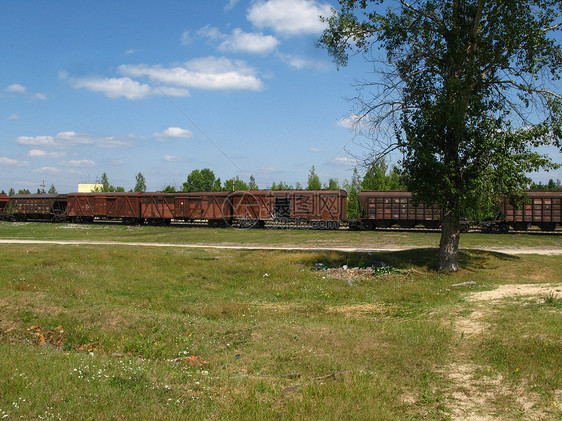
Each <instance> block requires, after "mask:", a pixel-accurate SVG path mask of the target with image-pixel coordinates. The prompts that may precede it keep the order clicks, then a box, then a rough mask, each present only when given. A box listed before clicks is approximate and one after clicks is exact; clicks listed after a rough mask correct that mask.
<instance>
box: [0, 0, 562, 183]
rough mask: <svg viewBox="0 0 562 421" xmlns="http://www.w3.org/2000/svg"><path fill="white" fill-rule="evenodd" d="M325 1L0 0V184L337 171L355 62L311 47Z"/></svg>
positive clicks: (344, 157) (343, 168)
mask: <svg viewBox="0 0 562 421" xmlns="http://www.w3.org/2000/svg"><path fill="white" fill-rule="evenodd" d="M330 5H333V6H336V2H335V1H331V0H255V1H248V0H209V1H204V2H203V1H188V0H182V1H179V0H177V1H168V0H167V1H161V2H155V1H147V0H135V1H126V0H122V1H106V0H98V1H95V2H85V1H63V0H61V1H55V2H50V1H49V2H48V1H44V0H35V1H30V0H2V1H1V2H0V38H1V39H2V42H1V43H0V54H1V56H2V62H3V65H2V69H1V70H0V81H1V82H0V128H1V130H0V136H1V137H0V144H1V149H0V174H1V176H0V190H1V189H4V190H6V191H7V190H8V189H9V188H10V187H14V188H15V189H16V190H18V189H23V188H27V189H30V190H31V191H36V189H37V188H39V186H40V184H41V183H42V182H43V181H44V182H45V184H46V185H47V188H48V186H50V185H51V184H54V185H55V187H56V188H57V190H58V191H59V192H70V191H75V190H76V189H77V185H78V183H82V182H95V181H96V179H99V177H100V175H101V174H102V173H104V172H106V173H107V174H108V176H109V180H110V182H111V183H112V184H113V185H115V186H123V187H125V188H126V189H130V188H132V187H133V186H134V184H135V175H136V174H137V173H138V172H142V173H143V175H144V176H145V178H146V180H147V185H148V189H149V190H158V189H162V188H163V187H165V186H166V185H169V184H170V185H175V186H176V187H181V184H182V183H183V182H184V181H185V179H186V177H187V174H188V173H189V172H191V171H192V170H193V169H196V168H198V169H202V168H210V169H212V170H213V171H214V172H215V174H216V175H217V176H218V177H221V179H223V180H225V179H227V178H231V177H234V176H239V177H240V178H242V179H246V180H247V177H248V176H249V175H250V174H253V175H254V176H255V178H256V181H257V182H258V185H259V186H260V187H262V188H266V187H268V186H270V185H271V183H272V182H273V181H275V182H279V181H281V180H283V181H285V182H288V183H290V184H295V183H296V182H297V181H298V182H301V183H303V184H304V183H305V182H306V179H307V175H308V172H309V170H310V168H311V167H312V166H313V165H314V166H315V168H316V169H317V170H318V171H319V175H320V178H321V180H322V181H323V182H327V181H328V179H329V178H330V177H333V178H338V179H339V181H340V182H343V180H344V179H346V178H347V179H349V178H350V177H351V170H352V168H353V166H354V164H355V162H354V160H353V157H352V156H350V155H349V154H348V153H347V152H346V151H345V150H344V147H345V146H346V145H347V149H348V150H350V151H351V152H355V153H360V151H359V150H358V149H357V147H355V146H354V144H353V142H351V143H350V141H351V140H352V138H353V135H354V134H353V132H351V131H350V130H349V128H348V127H347V125H346V123H345V121H346V120H345V117H346V115H348V114H349V112H350V110H351V109H352V104H351V103H350V102H348V101H347V100H346V98H350V97H353V96H354V95H355V88H353V87H352V83H353V80H354V78H361V77H367V76H368V74H367V73H366V72H367V71H368V67H367V66H366V65H365V63H363V61H362V60H361V58H360V57H357V58H354V59H352V60H351V62H350V65H349V66H348V67H347V68H344V69H340V70H339V71H338V70H337V69H336V67H335V65H334V64H333V63H332V62H331V60H330V58H329V57H328V55H327V53H326V51H325V50H322V49H318V48H316V47H315V42H316V40H317V38H318V36H319V35H320V34H321V32H322V29H323V26H322V23H321V22H320V21H319V20H318V15H320V14H328V13H329V7H330ZM553 153H555V159H556V160H557V161H558V162H560V161H562V159H561V157H560V154H559V153H557V152H553ZM534 178H535V179H536V180H538V181H546V180H548V178H555V179H556V178H561V179H562V172H561V171H557V172H552V173H549V174H537V175H535V177H534Z"/></svg>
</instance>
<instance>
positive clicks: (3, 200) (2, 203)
mask: <svg viewBox="0 0 562 421" xmlns="http://www.w3.org/2000/svg"><path fill="white" fill-rule="evenodd" d="M9 200H10V197H9V196H8V195H7V194H0V212H2V211H3V210H4V209H6V206H8V201H9Z"/></svg>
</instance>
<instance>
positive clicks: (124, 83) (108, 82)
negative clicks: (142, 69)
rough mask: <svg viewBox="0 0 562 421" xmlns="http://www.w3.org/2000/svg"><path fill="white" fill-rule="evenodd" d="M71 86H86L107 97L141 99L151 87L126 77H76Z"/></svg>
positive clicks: (150, 90) (78, 87) (149, 91)
mask: <svg viewBox="0 0 562 421" xmlns="http://www.w3.org/2000/svg"><path fill="white" fill-rule="evenodd" d="M72 86H73V87H74V88H76V89H80V88H86V89H88V90H90V91H94V92H101V93H103V94H105V95H106V96H107V97H109V98H120V97H125V98H127V99H143V98H145V97H146V96H148V95H150V94H151V93H152V88H151V87H150V86H148V85H146V84H143V83H139V82H137V81H136V80H132V79H131V78H128V77H122V78H101V77H95V78H83V79H81V78H78V79H74V80H73V82H72Z"/></svg>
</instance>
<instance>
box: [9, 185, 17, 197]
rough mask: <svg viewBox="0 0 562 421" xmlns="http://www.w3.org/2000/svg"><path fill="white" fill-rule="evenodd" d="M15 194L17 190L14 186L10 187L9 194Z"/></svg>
mask: <svg viewBox="0 0 562 421" xmlns="http://www.w3.org/2000/svg"><path fill="white" fill-rule="evenodd" d="M14 194H16V191H15V190H14V188H13V187H10V190H8V196H13V195H14Z"/></svg>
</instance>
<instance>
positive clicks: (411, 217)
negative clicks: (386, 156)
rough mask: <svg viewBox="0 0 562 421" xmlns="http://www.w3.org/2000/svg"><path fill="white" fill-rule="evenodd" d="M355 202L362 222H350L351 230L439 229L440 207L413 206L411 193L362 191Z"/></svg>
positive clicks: (414, 204) (421, 204) (418, 204)
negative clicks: (396, 226)
mask: <svg viewBox="0 0 562 421" xmlns="http://www.w3.org/2000/svg"><path fill="white" fill-rule="evenodd" d="M358 200H359V205H360V207H361V211H362V215H361V219H359V220H355V221H350V228H351V229H364V230H368V229H374V228H388V227H390V226H392V225H398V226H400V227H402V228H413V227H415V226H416V225H420V224H421V225H423V226H424V227H426V228H430V229H436V228H439V226H440V225H441V210H440V209H439V207H438V206H437V205H433V206H426V205H424V204H423V203H415V202H414V200H413V199H412V193H410V192H404V191H362V192H360V193H359V195H358ZM462 228H464V227H462ZM463 230H464V229H463Z"/></svg>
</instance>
